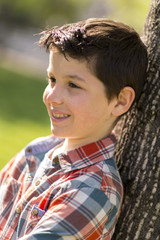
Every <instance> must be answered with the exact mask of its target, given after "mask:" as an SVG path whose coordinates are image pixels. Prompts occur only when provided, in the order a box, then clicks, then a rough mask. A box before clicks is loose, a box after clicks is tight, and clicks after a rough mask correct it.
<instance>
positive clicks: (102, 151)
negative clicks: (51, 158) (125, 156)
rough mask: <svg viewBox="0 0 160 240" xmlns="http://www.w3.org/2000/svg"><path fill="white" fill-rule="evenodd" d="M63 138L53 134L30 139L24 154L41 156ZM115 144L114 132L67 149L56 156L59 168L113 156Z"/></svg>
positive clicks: (81, 164) (98, 160) (80, 164)
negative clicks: (69, 149) (91, 141)
mask: <svg viewBox="0 0 160 240" xmlns="http://www.w3.org/2000/svg"><path fill="white" fill-rule="evenodd" d="M63 140H64V139H62V138H56V137H53V136H49V137H45V138H38V139H36V140H34V141H32V142H31V143H30V144H29V145H27V147H26V148H25V155H26V157H28V156H32V155H34V156H38V155H40V154H42V155H43V156H44V155H45V154H46V153H47V152H48V151H50V150H51V149H53V148H54V147H56V146H57V145H58V144H60V143H61V142H62V141H63ZM115 145H116V138H115V136H114V134H110V135H109V136H108V137H105V138H103V139H101V140H98V141H97V142H93V143H89V144H87V145H84V146H82V147H79V148H77V149H74V150H71V151H68V152H67V153H65V154H59V155H58V156H57V157H58V159H59V163H60V165H61V168H67V169H68V168H72V169H73V168H83V167H86V166H89V165H93V164H94V163H97V162H100V161H103V160H107V159H110V158H112V157H113V154H114V150H115Z"/></svg>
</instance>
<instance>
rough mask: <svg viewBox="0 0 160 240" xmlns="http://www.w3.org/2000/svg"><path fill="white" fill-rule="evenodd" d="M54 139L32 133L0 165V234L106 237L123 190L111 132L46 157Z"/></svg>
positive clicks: (65, 239)
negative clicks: (0, 167)
mask: <svg viewBox="0 0 160 240" xmlns="http://www.w3.org/2000/svg"><path fill="white" fill-rule="evenodd" d="M59 143H60V140H59V139H58V138H54V137H47V138H41V139H38V140H36V141H34V142H32V143H31V144H29V145H28V146H27V147H26V148H25V149H24V150H22V151H21V152H20V153H19V154H18V155H16V156H15V157H14V158H13V159H12V160H11V162H9V163H8V164H7V165H6V167H5V168H4V169H3V170H2V171H1V175H0V182H1V188H0V239H3V240H7V239H12V240H15V239H21V240H22V239H25V240H26V239H30V240H34V239H37V240H41V239H45V240H51V239H52V240H76V239H83V240H109V239H111V237H112V234H113V232H114V228H115V224H116V221H117V218H118V216H119V212H120V207H121V203H122V195H123V187H122V182H121V179H120V176H119V173H118V170H117V167H116V164H115V161H114V159H113V151H114V148H115V138H114V136H113V135H110V136H109V137H107V138H104V139H102V140H99V141H97V142H94V143H90V144H87V145H85V146H82V147H80V148H78V149H75V150H72V151H69V152H67V154H59V155H58V156H57V157H56V158H55V159H54V160H53V161H51V160H50V159H49V157H48V151H50V150H51V149H53V148H54V147H55V146H56V145H57V144H59Z"/></svg>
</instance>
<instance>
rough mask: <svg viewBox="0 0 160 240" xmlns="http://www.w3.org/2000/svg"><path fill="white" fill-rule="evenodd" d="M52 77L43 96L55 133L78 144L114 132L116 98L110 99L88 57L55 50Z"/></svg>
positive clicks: (52, 57) (51, 59) (49, 70)
mask: <svg viewBox="0 0 160 240" xmlns="http://www.w3.org/2000/svg"><path fill="white" fill-rule="evenodd" d="M48 77H49V84H48V86H47V88H46V90H45V92H44V96H43V98H44V102H45V104H46V107H47V110H48V113H49V116H50V120H51V130H52V133H53V134H54V135H55V136H57V137H63V138H66V139H67V140H68V143H69V144H70V146H72V147H73V146H74V147H75V146H77V147H78V146H80V145H84V144H87V143H89V142H93V141H97V140H99V139H101V138H103V137H105V136H106V135H108V134H109V133H110V130H111V128H112V124H113V122H114V120H115V117H114V116H113V115H112V109H113V108H114V105H115V104H116V99H114V100H112V101H111V102H110V103H109V102H108V99H107V97H106V93H105V87H104V84H103V83H102V82H101V81H99V79H98V78H97V77H96V76H95V75H93V73H92V72H91V70H90V69H89V66H88V64H87V62H86V61H85V60H83V61H82V60H81V61H78V60H76V59H73V58H71V57H68V56H67V59H66V58H65V57H64V56H63V54H61V53H60V52H58V50H54V51H51V52H50V61H49V67H48Z"/></svg>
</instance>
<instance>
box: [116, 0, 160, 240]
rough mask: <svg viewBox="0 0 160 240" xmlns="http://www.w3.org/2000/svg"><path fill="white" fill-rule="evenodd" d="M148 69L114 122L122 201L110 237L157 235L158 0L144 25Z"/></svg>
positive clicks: (153, 238) (129, 239)
mask: <svg viewBox="0 0 160 240" xmlns="http://www.w3.org/2000/svg"><path fill="white" fill-rule="evenodd" d="M144 37H145V38H144V39H145V42H146V45H147V48H148V54H149V69H148V75H147V79H146V83H145V86H144V90H143V93H142V96H141V98H140V100H139V102H138V103H137V104H136V105H135V106H133V108H132V109H131V111H130V112H129V113H128V114H127V115H126V116H124V117H123V118H122V119H121V120H120V122H119V123H118V124H117V126H116V128H115V131H116V135H117V137H118V144H117V149H116V153H115V157H116V160H117V164H118V167H119V170H120V174H121V177H122V181H123V184H124V202H123V206H122V212H121V215H120V219H119V220H118V223H117V226H116V231H115V234H114V235H113V240H147V239H150V240H159V239H160V0H152V2H151V7H150V10H149V14H148V16H147V20H146V23H145V27H144Z"/></svg>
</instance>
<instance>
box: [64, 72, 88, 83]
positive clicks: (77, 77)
mask: <svg viewBox="0 0 160 240" xmlns="http://www.w3.org/2000/svg"><path fill="white" fill-rule="evenodd" d="M65 78H71V79H77V80H80V81H83V82H85V79H84V78H82V77H80V76H78V75H76V74H74V75H66V76H65Z"/></svg>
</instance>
